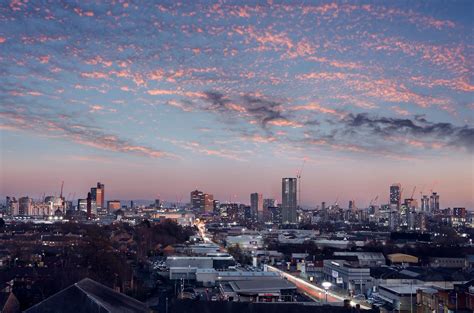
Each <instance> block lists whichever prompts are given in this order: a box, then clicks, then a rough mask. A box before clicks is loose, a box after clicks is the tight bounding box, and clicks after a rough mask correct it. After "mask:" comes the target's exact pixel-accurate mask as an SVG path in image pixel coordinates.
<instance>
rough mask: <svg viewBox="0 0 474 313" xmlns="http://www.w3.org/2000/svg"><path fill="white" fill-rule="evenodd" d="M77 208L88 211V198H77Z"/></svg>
mask: <svg viewBox="0 0 474 313" xmlns="http://www.w3.org/2000/svg"><path fill="white" fill-rule="evenodd" d="M77 210H78V211H83V212H87V199H77Z"/></svg>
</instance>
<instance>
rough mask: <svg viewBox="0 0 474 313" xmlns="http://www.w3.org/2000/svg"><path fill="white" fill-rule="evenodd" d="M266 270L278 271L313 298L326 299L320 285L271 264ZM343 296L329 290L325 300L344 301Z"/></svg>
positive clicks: (365, 307)
mask: <svg viewBox="0 0 474 313" xmlns="http://www.w3.org/2000/svg"><path fill="white" fill-rule="evenodd" d="M266 267H267V270H268V271H272V272H277V273H279V274H280V275H282V276H283V277H285V278H286V279H288V280H289V281H291V282H292V283H294V284H295V285H296V287H298V289H300V290H301V291H302V292H305V293H307V294H308V295H310V296H311V297H313V298H316V299H318V300H319V301H321V302H324V301H326V291H325V290H324V289H323V288H321V287H318V286H316V285H313V284H311V283H310V282H308V281H306V280H304V279H302V278H299V277H296V276H294V275H292V274H289V273H286V272H284V271H282V270H280V269H278V268H276V267H273V266H270V265H267V266H266ZM344 299H345V298H344V297H341V296H339V295H337V294H335V293H333V292H331V291H330V290H329V291H328V295H327V301H328V303H337V302H339V303H341V302H343V301H344ZM351 302H352V303H358V302H357V301H351ZM360 306H361V308H362V309H370V307H368V306H366V305H363V304H360Z"/></svg>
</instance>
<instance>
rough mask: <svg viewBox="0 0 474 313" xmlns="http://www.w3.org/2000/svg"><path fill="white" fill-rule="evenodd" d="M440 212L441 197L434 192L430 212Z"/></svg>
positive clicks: (431, 197)
mask: <svg viewBox="0 0 474 313" xmlns="http://www.w3.org/2000/svg"><path fill="white" fill-rule="evenodd" d="M438 211H439V195H438V194H437V193H436V192H433V193H432V194H431V196H430V212H431V213H433V212H438Z"/></svg>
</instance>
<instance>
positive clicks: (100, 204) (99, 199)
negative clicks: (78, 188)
mask: <svg viewBox="0 0 474 313" xmlns="http://www.w3.org/2000/svg"><path fill="white" fill-rule="evenodd" d="M91 194H92V200H94V201H95V203H96V206H97V209H105V208H106V207H105V201H104V200H105V186H104V184H101V183H100V182H98V183H97V187H93V188H91Z"/></svg>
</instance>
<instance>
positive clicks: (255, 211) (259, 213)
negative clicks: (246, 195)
mask: <svg viewBox="0 0 474 313" xmlns="http://www.w3.org/2000/svg"><path fill="white" fill-rule="evenodd" d="M250 212H251V215H252V219H254V220H259V221H262V220H263V196H262V194H261V193H256V192H255V193H252V194H250Z"/></svg>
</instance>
